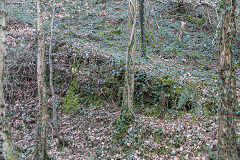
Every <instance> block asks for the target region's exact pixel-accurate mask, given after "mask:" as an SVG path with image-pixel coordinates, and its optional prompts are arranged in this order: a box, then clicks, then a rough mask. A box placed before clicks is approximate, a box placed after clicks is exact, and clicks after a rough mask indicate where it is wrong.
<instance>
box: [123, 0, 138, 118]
mask: <svg viewBox="0 0 240 160" xmlns="http://www.w3.org/2000/svg"><path fill="white" fill-rule="evenodd" d="M136 15H137V0H129V4H128V37H129V43H128V48H127V55H126V73H125V87H124V95H123V105H124V107H127V109H128V113H130V114H132V113H133V95H134V71H135V52H136Z"/></svg>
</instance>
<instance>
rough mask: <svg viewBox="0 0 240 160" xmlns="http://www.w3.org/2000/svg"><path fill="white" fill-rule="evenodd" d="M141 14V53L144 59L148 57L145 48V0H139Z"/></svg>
mask: <svg viewBox="0 0 240 160" xmlns="http://www.w3.org/2000/svg"><path fill="white" fill-rule="evenodd" d="M139 2H140V3H139V14H140V26H141V52H142V55H141V56H142V57H145V56H146V46H145V25H144V0H139Z"/></svg>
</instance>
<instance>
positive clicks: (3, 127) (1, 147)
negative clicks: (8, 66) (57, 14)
mask: <svg viewBox="0 0 240 160" xmlns="http://www.w3.org/2000/svg"><path fill="white" fill-rule="evenodd" d="M0 9H1V12H0V154H1V157H0V159H5V160H17V159H18V155H17V154H16V151H14V148H13V143H12V141H11V137H10V132H9V130H10V126H9V125H8V123H7V122H6V120H5V119H6V114H5V112H6V105H5V99H4V90H3V73H4V65H5V62H4V61H5V54H6V48H5V42H6V38H5V29H6V13H5V0H0Z"/></svg>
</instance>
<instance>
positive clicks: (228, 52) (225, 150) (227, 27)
mask: <svg viewBox="0 0 240 160" xmlns="http://www.w3.org/2000/svg"><path fill="white" fill-rule="evenodd" d="M222 6H223V22H222V33H221V38H222V39H221V43H222V50H221V53H220V55H219V67H220V78H221V86H220V87H221V102H220V110H219V115H220V117H219V126H218V127H219V128H218V159H232V160H236V159H237V156H238V154H237V143H236V133H235V119H234V111H235V108H236V102H237V100H236V80H235V70H236V69H235V65H234V63H233V51H232V46H233V45H234V43H233V42H234V41H233V38H234V32H233V31H234V21H235V10H236V0H224V1H222Z"/></svg>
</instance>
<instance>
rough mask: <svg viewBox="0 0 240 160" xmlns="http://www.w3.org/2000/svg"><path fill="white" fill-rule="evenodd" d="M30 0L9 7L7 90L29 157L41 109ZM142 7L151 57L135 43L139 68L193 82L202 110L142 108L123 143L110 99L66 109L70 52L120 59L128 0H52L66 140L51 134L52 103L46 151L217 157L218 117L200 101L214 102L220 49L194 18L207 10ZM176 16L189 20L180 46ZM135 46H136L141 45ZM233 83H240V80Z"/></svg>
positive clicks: (70, 156)
mask: <svg viewBox="0 0 240 160" xmlns="http://www.w3.org/2000/svg"><path fill="white" fill-rule="evenodd" d="M100 1H101V0H99V1H98V2H100ZM49 3H50V2H49ZM33 5H34V4H33V3H26V4H25V3H23V4H14V5H13V4H8V8H7V12H8V17H7V21H8V29H7V47H8V48H7V51H8V53H7V55H6V72H5V73H6V77H5V79H4V81H5V91H6V99H7V103H8V108H9V117H10V118H9V121H10V124H11V126H12V130H13V132H12V137H13V140H14V143H15V144H16V146H17V147H18V148H19V150H20V151H21V155H22V158H23V159H28V158H29V159H30V157H31V156H32V155H33V154H34V143H35V135H36V125H37V111H38V108H37V106H38V100H37V98H36V97H37V92H36V91H37V85H36V58H37V56H36V55H37V37H36V26H35V24H36V10H35V7H34V6H33ZM188 5H189V6H190V4H188ZM145 6H146V17H147V21H146V23H147V52H148V60H146V61H143V60H142V59H141V58H140V56H139V53H140V52H139V49H140V48H138V49H137V60H136V64H137V67H136V68H143V69H148V70H149V73H150V72H154V73H155V72H156V73H161V74H162V75H169V76H171V77H172V79H174V80H176V81H177V82H178V83H179V84H182V83H184V84H188V83H189V82H194V84H195V88H198V89H199V90H200V102H202V106H201V110H200V111H199V112H198V114H197V112H195V110H194V109H193V110H190V111H177V112H174V111H172V110H169V111H167V112H166V113H165V115H164V116H162V117H161V118H159V117H155V116H154V115H153V114H152V113H149V112H152V110H151V109H149V108H148V107H146V108H141V109H140V111H138V112H137V111H136V115H135V119H134V121H133V122H132V123H131V124H130V126H128V130H127V132H126V135H124V136H123V137H122V138H121V139H120V140H116V138H115V137H114V136H115V135H116V124H115V123H116V121H117V120H118V119H119V116H120V112H121V110H120V108H119V107H118V105H117V104H116V103H114V102H113V103H104V104H102V105H100V106H94V105H91V106H84V105H82V106H79V107H78V111H77V112H74V113H71V114H64V113H63V112H62V108H63V106H64V103H63V102H64V95H65V94H66V93H67V92H68V88H69V83H71V80H72V77H71V74H69V73H72V66H71V63H68V61H69V57H75V56H76V55H78V54H80V53H81V54H82V53H84V54H85V55H86V56H88V55H90V54H102V55H105V56H109V57H111V58H113V59H117V60H120V61H123V60H124V58H125V56H124V55H125V53H126V46H127V42H128V41H127V1H108V2H106V3H105V2H104V1H101V2H100V3H99V4H95V5H94V9H90V8H89V7H90V6H89V5H88V3H86V2H84V1H75V0H68V1H65V2H64V1H57V9H56V11H57V12H56V18H55V24H56V26H55V32H54V35H55V36H54V37H55V38H54V40H55V44H54V57H53V59H54V70H55V72H56V73H57V74H56V75H55V79H54V84H55V87H56V92H57V95H58V102H59V106H58V111H59V128H60V133H61V135H62V136H64V138H66V139H67V140H68V141H69V142H70V144H69V145H68V146H64V147H59V146H57V144H58V142H57V139H55V138H53V137H52V124H51V118H52V117H51V107H50V104H49V117H48V120H49V121H48V141H47V142H48V152H49V155H50V156H52V157H53V158H55V159H59V160H78V159H176V160H177V159H207V158H209V157H211V158H212V159H215V158H214V155H215V154H214V152H215V149H216V148H215V147H216V138H217V137H216V131H217V123H216V122H217V115H216V111H215V110H214V109H209V108H208V107H209V106H204V105H205V102H206V101H208V100H209V101H213V100H215V101H214V102H216V101H217V100H218V99H215V98H217V97H218V96H217V93H218V92H217V91H218V87H217V82H218V75H217V70H218V68H217V58H216V57H217V56H216V55H217V52H216V50H215V46H214V45H213V44H212V39H213V38H214V29H213V28H211V27H210V28H207V27H209V26H207V25H208V24H206V23H205V21H204V20H203V19H202V18H199V17H198V14H202V13H203V12H204V11H205V9H204V8H198V9H196V10H194V9H193V7H191V6H190V7H187V8H185V9H186V12H185V13H182V11H181V10H177V6H176V3H170V2H169V1H163V2H160V1H154V2H152V1H146V4H145ZM153 6H154V7H153ZM176 10H177V11H176ZM209 10H210V11H211V8H209ZM45 12H46V18H45V20H46V23H45V29H46V37H47V38H46V44H47V48H48V40H49V38H48V37H49V28H50V27H49V24H50V22H49V18H48V15H49V13H50V10H49V9H47V7H46V11H45ZM204 13H205V12H204ZM154 14H156V17H157V23H158V25H159V26H160V28H158V27H157V24H156V20H155V18H154ZM202 16H205V15H204V14H203V15H202ZM211 18H212V20H213V18H214V17H210V19H211ZM181 21H187V25H188V27H187V30H186V35H185V39H184V42H183V44H179V43H177V39H178V36H177V34H178V33H179V29H180V23H181ZM138 31H139V29H138ZM139 36H140V35H139V32H138V38H139ZM137 43H138V46H140V42H139V41H138V42H137ZM76 57H77V56H76ZM73 59H74V58H73ZM237 77H239V73H237ZM46 79H47V78H46ZM47 85H48V84H47ZM237 87H238V88H239V87H240V82H239V81H238V82H237ZM238 94H239V92H238ZM49 102H50V100H49ZM213 106H214V105H213ZM237 129H239V124H238V125H237Z"/></svg>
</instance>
